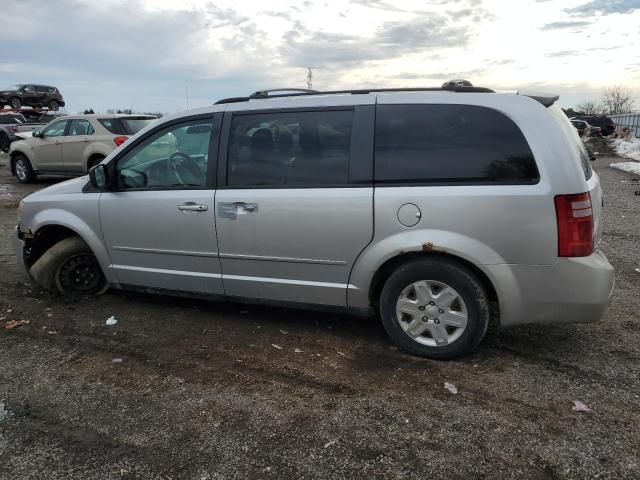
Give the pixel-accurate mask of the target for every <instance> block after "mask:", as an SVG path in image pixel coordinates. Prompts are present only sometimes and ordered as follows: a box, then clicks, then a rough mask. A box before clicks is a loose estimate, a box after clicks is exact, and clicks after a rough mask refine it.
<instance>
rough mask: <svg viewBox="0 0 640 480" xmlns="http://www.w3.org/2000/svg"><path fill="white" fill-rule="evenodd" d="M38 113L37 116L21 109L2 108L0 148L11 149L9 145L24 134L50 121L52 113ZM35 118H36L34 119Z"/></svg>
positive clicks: (0, 111)
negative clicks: (9, 109) (8, 109)
mask: <svg viewBox="0 0 640 480" xmlns="http://www.w3.org/2000/svg"><path fill="white" fill-rule="evenodd" d="M46 117H47V119H46V120H45V115H43V114H42V113H37V116H32V115H29V114H27V115H25V113H22V112H21V111H15V112H14V111H8V112H6V113H5V112H3V111H2V110H0V150H2V151H3V152H8V151H9V146H10V145H11V143H12V142H14V141H16V140H21V139H22V138H24V137H23V136H22V135H23V134H30V133H31V132H32V131H34V130H38V129H40V128H42V127H43V126H44V125H46V124H47V123H49V121H50V120H51V119H52V118H55V117H53V116H51V115H46ZM34 119H35V120H34Z"/></svg>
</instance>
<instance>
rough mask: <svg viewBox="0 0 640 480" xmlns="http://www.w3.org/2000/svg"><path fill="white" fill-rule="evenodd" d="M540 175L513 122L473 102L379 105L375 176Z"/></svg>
mask: <svg viewBox="0 0 640 480" xmlns="http://www.w3.org/2000/svg"><path fill="white" fill-rule="evenodd" d="M539 179H540V175H539V173H538V168H537V167H536V163H535V160H534V158H533V153H532V152H531V149H530V148H529V145H528V144H527V141H526V140H525V138H524V135H523V134H522V132H521V131H520V129H519V128H518V126H517V125H516V124H515V123H514V122H513V121H512V120H510V119H509V118H508V117H506V116H505V115H503V114H502V113H499V112H497V111H495V110H492V109H489V108H486V107H478V106H473V105H452V104H447V105H431V104H429V105H379V106H378V107H377V109H376V133H375V180H376V182H377V183H381V184H385V183H387V184H398V183H402V184H420V183H435V184H437V183H443V184H451V183H454V184H455V183H463V184H501V183H503V184H531V183H537V182H538V180H539Z"/></svg>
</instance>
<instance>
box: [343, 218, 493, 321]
mask: <svg viewBox="0 0 640 480" xmlns="http://www.w3.org/2000/svg"><path fill="white" fill-rule="evenodd" d="M426 239H429V240H426ZM425 256H431V257H438V258H443V259H448V260H451V261H454V262H457V263H458V264H460V265H462V266H464V267H466V268H467V269H469V270H470V271H471V272H472V273H473V274H475V275H476V277H477V278H478V280H479V281H480V282H481V283H482V285H483V287H484V289H485V291H486V292H487V295H488V297H489V301H490V303H491V305H492V323H496V322H498V318H499V310H500V305H501V304H502V303H503V299H502V298H501V292H500V285H499V284H498V283H497V281H496V280H497V279H495V278H494V276H493V275H492V274H491V271H490V269H487V268H485V267H484V266H485V265H496V264H503V263H505V261H504V259H503V258H502V257H501V256H500V255H499V254H498V253H497V252H496V251H495V250H493V249H492V248H490V247H489V246H488V245H486V244H484V243H482V242H479V241H478V240H476V239H473V238H471V237H467V236H465V235H460V234H457V233H454V232H447V231H439V230H426V229H425V230H413V231H405V232H399V233H397V234H395V235H391V236H389V237H386V238H384V239H381V240H380V241H379V242H374V243H372V244H371V245H369V247H368V248H367V249H366V250H365V251H364V252H363V253H362V254H361V255H360V257H359V258H358V259H357V260H356V262H355V263H354V266H353V269H352V271H351V275H350V277H349V290H348V292H347V304H348V305H349V306H351V307H361V308H364V307H370V306H374V307H377V305H376V304H377V300H378V296H379V294H380V291H381V289H382V285H384V282H385V280H386V279H387V278H388V277H389V275H390V274H391V272H392V271H393V270H394V269H395V268H398V266H400V265H402V264H404V263H405V262H409V261H411V260H414V259H417V258H424V257H425Z"/></svg>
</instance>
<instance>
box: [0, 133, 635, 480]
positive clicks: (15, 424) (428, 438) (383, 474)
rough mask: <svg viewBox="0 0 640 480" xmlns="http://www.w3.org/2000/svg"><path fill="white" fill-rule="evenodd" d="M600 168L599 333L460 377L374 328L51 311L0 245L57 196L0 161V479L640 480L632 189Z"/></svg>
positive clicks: (546, 345)
mask: <svg viewBox="0 0 640 480" xmlns="http://www.w3.org/2000/svg"><path fill="white" fill-rule="evenodd" d="M598 149H599V150H600V151H601V152H606V153H607V154H606V155H604V156H601V157H600V158H599V159H598V160H597V162H595V168H596V170H598V172H599V173H600V175H601V179H602V183H603V188H604V192H605V203H606V212H605V214H606V217H605V235H604V244H603V246H602V247H603V249H604V250H605V252H606V253H607V255H608V256H609V259H610V260H611V262H612V263H613V265H614V266H615V267H616V290H615V293H614V296H613V299H612V303H611V306H610V308H609V310H608V311H607V314H606V316H605V318H604V320H603V321H602V323H600V324H598V325H584V326H580V325H576V326H557V327H540V326H527V327H518V328H512V329H504V330H499V331H496V332H493V333H491V334H490V335H489V336H488V338H486V339H485V341H484V343H483V344H482V345H481V347H480V348H479V350H478V352H477V353H476V354H474V355H473V356H472V357H470V358H467V359H464V360H461V361H456V362H436V361H430V360H424V359H419V358H415V357H412V356H409V355H405V354H403V353H401V352H399V351H397V350H396V349H395V348H394V347H393V346H392V345H391V343H390V342H389V340H388V339H387V337H386V336H385V333H384V331H383V329H382V327H381V325H380V324H379V323H378V322H377V321H376V320H374V319H362V318H355V317H350V316H341V315H330V314H323V313H311V312H306V311H297V310H284V309H277V308H267V307H257V306H245V305H239V304H233V303H226V304H225V303H211V302H204V301H193V300H183V299H175V298H170V297H163V296H151V295H141V294H132V293H125V292H109V293H107V294H105V295H103V296H101V297H98V298H87V299H84V300H80V301H77V302H73V303H71V302H68V301H64V300H62V299H60V298H56V297H53V296H50V295H48V294H46V293H44V292H42V291H41V290H40V289H39V288H37V287H36V286H34V285H32V284H30V283H28V282H27V281H26V280H25V279H24V278H23V277H21V276H20V275H19V273H18V270H17V267H16V265H15V257H13V256H12V255H11V251H10V245H9V241H8V236H9V234H10V233H11V230H12V228H13V226H14V224H15V207H16V206H17V202H18V200H19V198H21V197H23V196H25V195H26V194H27V193H29V192H30V191H33V190H34V189H39V188H42V187H44V186H46V185H48V184H50V183H52V182H53V181H55V180H42V181H40V182H39V183H37V184H35V185H33V186H29V187H28V188H25V187H24V186H20V185H18V184H17V183H16V181H15V180H14V179H12V178H11V177H10V176H9V175H8V166H7V157H6V156H1V157H0V164H2V166H0V271H1V272H2V273H0V322H4V321H7V320H29V322H30V323H29V324H27V325H23V326H20V327H17V328H15V329H13V330H10V331H7V330H5V329H0V367H1V368H0V478H2V479H12V480H13V479H65V480H70V479H82V480H87V479H134V478H140V479H198V480H200V479H231V478H265V479H268V478H306V479H315V478H318V479H358V478H363V479H370V478H389V479H413V478H415V479H424V478H446V479H468V478H487V479H496V478H533V479H564V478H579V479H585V478H607V479H613V478H628V479H632V478H636V479H637V478H640V423H639V422H638V418H639V416H640V397H639V395H640V376H639V375H640V354H639V353H638V345H640V325H639V323H638V316H639V312H640V296H639V295H638V285H639V282H640V273H639V272H637V271H636V270H635V269H637V268H639V267H640V196H638V194H635V192H636V191H640V183H638V181H637V180H636V181H634V180H633V176H632V175H629V174H626V173H623V172H619V171H614V170H612V169H609V168H607V165H608V164H609V163H611V162H613V161H619V159H618V158H616V157H613V156H610V152H609V151H608V150H606V146H605V145H604V144H603V145H599V147H598ZM112 315H114V316H115V317H116V319H118V323H117V324H116V325H114V326H110V327H108V326H106V325H105V320H106V319H107V318H108V317H110V316H112ZM445 382H451V383H453V384H455V386H456V387H457V390H458V393H457V394H453V393H451V392H449V391H448V390H447V389H445V387H444V384H445ZM573 400H580V401H582V402H583V403H585V404H586V405H587V406H589V407H590V408H591V409H592V411H591V412H587V413H577V412H572V405H573V403H572V402H573Z"/></svg>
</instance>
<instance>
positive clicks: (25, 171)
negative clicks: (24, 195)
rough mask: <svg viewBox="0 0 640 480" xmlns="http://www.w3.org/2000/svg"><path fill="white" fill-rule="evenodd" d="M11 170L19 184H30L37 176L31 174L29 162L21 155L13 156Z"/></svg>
mask: <svg viewBox="0 0 640 480" xmlns="http://www.w3.org/2000/svg"><path fill="white" fill-rule="evenodd" d="M13 168H14V171H15V172H16V178H17V179H18V181H19V182H20V183H31V182H33V181H34V180H35V179H36V177H37V175H36V174H35V173H33V168H32V167H31V162H30V161H29V159H28V158H27V157H25V156H24V155H22V154H18V155H16V156H15V158H14V160H13Z"/></svg>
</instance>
